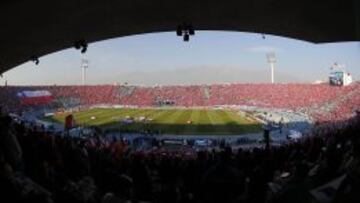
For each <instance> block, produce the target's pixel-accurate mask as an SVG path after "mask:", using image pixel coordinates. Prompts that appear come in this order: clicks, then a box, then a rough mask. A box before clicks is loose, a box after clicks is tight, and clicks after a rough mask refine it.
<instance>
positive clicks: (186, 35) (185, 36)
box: [184, 33, 190, 42]
mask: <svg viewBox="0 0 360 203" xmlns="http://www.w3.org/2000/svg"><path fill="white" fill-rule="evenodd" d="M189 40H190V35H189V34H188V33H186V34H184V42H188V41H189Z"/></svg>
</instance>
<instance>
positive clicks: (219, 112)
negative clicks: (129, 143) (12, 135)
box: [47, 108, 261, 135]
mask: <svg viewBox="0 0 360 203" xmlns="http://www.w3.org/2000/svg"><path fill="white" fill-rule="evenodd" d="M67 115H68V113H60V114H55V115H54V116H52V117H51V118H47V120H51V121H55V122H60V123H64V120H65V117H66V116H67ZM73 116H74V118H75V121H76V124H79V125H84V126H98V127H100V128H102V129H103V130H108V131H122V132H138V131H141V130H150V131H153V132H159V133H161V134H174V135H241V134H246V133H256V132H260V131H261V125H260V124H259V123H258V122H256V121H254V120H252V119H250V118H248V117H245V116H242V115H240V114H239V112H238V111H235V110H224V109H172V108H171V109H162V108H153V109H150V108H141V109H132V108H120V109H119V108H117V109H115V108H113V109H103V108H97V109H89V110H84V111H80V112H75V113H73Z"/></svg>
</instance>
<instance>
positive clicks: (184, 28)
mask: <svg viewBox="0 0 360 203" xmlns="http://www.w3.org/2000/svg"><path fill="white" fill-rule="evenodd" d="M176 35H177V36H182V37H183V40H184V42H188V41H189V40H190V35H195V30H194V27H193V26H192V25H191V24H187V23H183V24H182V25H179V26H177V29H176Z"/></svg>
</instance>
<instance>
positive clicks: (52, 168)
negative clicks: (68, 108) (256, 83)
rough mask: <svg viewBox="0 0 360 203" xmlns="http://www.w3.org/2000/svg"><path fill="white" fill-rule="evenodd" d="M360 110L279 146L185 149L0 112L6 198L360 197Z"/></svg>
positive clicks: (1, 183) (0, 179)
mask: <svg viewBox="0 0 360 203" xmlns="http://www.w3.org/2000/svg"><path fill="white" fill-rule="evenodd" d="M359 132H360V114H358V115H357V116H355V117H354V118H353V119H351V120H348V121H343V122H342V123H341V124H339V123H337V124H333V123H330V124H327V125H322V126H319V128H317V130H316V131H314V132H313V134H312V135H311V136H307V137H306V138H304V139H303V140H301V141H299V142H296V143H290V144H288V145H282V146H280V147H271V148H266V147H264V148H263V147H261V148H253V149H241V148H240V149H238V150H236V151H234V150H232V149H231V148H229V147H227V146H224V147H223V148H222V150H220V151H207V150H204V151H199V152H196V153H192V154H181V153H176V152H175V153H174V152H173V151H172V152H171V151H168V150H167V149H160V150H159V149H156V150H153V151H152V152H149V153H145V152H142V151H134V150H132V147H131V146H129V145H128V144H126V143H125V142H123V141H122V140H114V141H106V140H103V139H101V137H100V136H101V135H98V136H96V137H98V138H95V139H94V138H93V139H77V138H70V137H66V136H65V137H62V136H58V135H54V134H51V133H49V132H46V131H44V130H43V129H42V128H41V127H36V126H27V125H25V123H18V122H15V121H13V120H12V119H11V118H10V117H9V116H7V115H0V135H1V136H0V191H1V197H0V198H1V199H2V201H4V202H39V203H41V202H89V203H90V202H91V203H93V202H103V203H106V202H358V199H359V198H358V192H359V188H360V187H359V186H360V185H359V184H360V170H359V169H360V165H359V164H360V136H359Z"/></svg>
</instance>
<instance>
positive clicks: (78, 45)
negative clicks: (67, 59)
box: [74, 39, 88, 54]
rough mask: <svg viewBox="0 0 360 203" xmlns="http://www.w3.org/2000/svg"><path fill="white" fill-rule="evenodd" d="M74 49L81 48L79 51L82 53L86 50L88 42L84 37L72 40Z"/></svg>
mask: <svg viewBox="0 0 360 203" xmlns="http://www.w3.org/2000/svg"><path fill="white" fill-rule="evenodd" d="M74 47H75V49H81V53H82V54H84V53H85V52H86V51H87V48H88V44H87V42H86V41H85V40H84V39H81V40H78V41H75V42H74Z"/></svg>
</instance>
